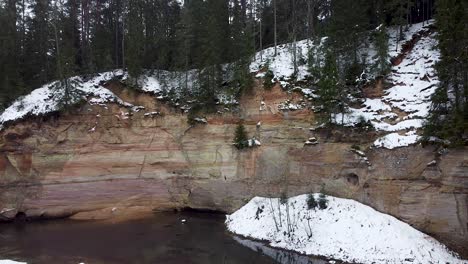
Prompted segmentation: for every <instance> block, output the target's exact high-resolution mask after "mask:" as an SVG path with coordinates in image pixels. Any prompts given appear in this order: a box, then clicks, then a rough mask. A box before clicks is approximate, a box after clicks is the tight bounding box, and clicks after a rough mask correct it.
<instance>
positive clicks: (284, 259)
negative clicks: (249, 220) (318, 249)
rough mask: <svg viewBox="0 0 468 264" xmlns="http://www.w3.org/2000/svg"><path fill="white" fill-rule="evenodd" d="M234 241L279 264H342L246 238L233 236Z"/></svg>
mask: <svg viewBox="0 0 468 264" xmlns="http://www.w3.org/2000/svg"><path fill="white" fill-rule="evenodd" d="M234 240H235V241H237V242H238V243H239V244H241V245H243V246H245V247H247V248H250V249H251V250H253V251H255V252H259V253H261V254H264V255H266V256H269V257H270V258H272V259H274V260H275V261H276V262H277V263H281V264H330V263H342V262H338V261H333V260H330V261H328V260H323V259H317V258H314V257H308V256H304V255H301V254H298V253H295V252H293V251H286V250H281V249H276V248H271V247H268V246H266V245H265V244H263V243H261V242H258V241H253V240H249V239H246V238H241V237H239V236H234Z"/></svg>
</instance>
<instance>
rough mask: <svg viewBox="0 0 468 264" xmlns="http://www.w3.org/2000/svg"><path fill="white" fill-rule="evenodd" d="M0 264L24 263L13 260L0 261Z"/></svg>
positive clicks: (24, 263) (23, 263)
mask: <svg viewBox="0 0 468 264" xmlns="http://www.w3.org/2000/svg"><path fill="white" fill-rule="evenodd" d="M0 264H26V262H18V261H13V260H7V259H5V260H0Z"/></svg>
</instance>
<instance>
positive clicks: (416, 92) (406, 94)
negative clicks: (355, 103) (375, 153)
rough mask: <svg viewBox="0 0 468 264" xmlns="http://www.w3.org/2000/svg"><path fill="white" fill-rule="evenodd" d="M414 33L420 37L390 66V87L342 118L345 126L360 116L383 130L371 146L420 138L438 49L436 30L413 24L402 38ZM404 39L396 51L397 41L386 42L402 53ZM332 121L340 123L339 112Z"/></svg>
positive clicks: (405, 143)
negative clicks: (405, 53) (410, 48)
mask: <svg viewBox="0 0 468 264" xmlns="http://www.w3.org/2000/svg"><path fill="white" fill-rule="evenodd" d="M430 23H433V21H431V22H430ZM430 23H425V24H426V25H429V24H430ZM389 34H390V36H393V35H395V34H396V30H395V29H393V30H390V32H389ZM414 34H420V35H421V36H422V37H421V38H420V39H419V40H418V41H417V42H416V44H415V46H414V47H413V49H412V50H410V51H409V52H408V54H407V55H406V56H404V57H403V60H402V62H401V63H400V64H399V65H396V66H392V68H391V73H390V74H389V75H388V76H387V82H388V83H390V84H391V87H390V88H388V89H387V90H385V91H384V95H383V96H382V97H380V98H374V99H369V98H367V99H365V102H364V104H363V106H362V107H361V108H350V109H349V112H348V113H346V114H345V116H344V118H343V119H344V125H348V126H352V125H354V124H356V123H357V122H358V120H359V118H360V117H363V118H364V119H365V120H370V121H371V122H372V124H373V125H374V127H375V128H376V130H377V131H380V132H383V133H384V134H385V135H383V136H382V137H381V138H379V139H377V140H376V141H375V142H374V147H384V148H388V149H393V148H397V147H404V146H408V145H412V144H415V143H416V142H417V141H418V140H419V139H420V137H419V136H418V135H417V132H418V129H420V128H422V127H423V125H424V122H425V119H426V118H427V117H428V115H429V109H430V106H431V100H430V99H431V96H432V95H433V94H434V92H435V91H436V88H437V85H438V83H439V80H438V78H437V75H436V71H435V64H436V63H437V61H438V60H439V56H440V53H439V51H438V50H437V40H436V38H435V35H436V33H434V32H430V29H429V28H428V27H427V26H426V27H423V26H422V23H419V24H415V25H413V26H412V27H410V28H409V29H408V31H405V34H404V39H405V40H406V41H408V40H410V39H411V38H412V37H413V35H414ZM404 42H405V41H400V45H399V46H398V52H397V51H396V49H395V46H396V42H395V41H394V40H391V41H390V42H389V44H390V47H389V50H390V54H391V55H392V56H393V57H395V56H397V55H398V54H399V53H400V52H401V44H402V43H404ZM335 120H336V121H335V122H336V123H341V120H342V115H341V114H339V115H337V116H336V117H335Z"/></svg>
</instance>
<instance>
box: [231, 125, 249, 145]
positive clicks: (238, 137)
mask: <svg viewBox="0 0 468 264" xmlns="http://www.w3.org/2000/svg"><path fill="white" fill-rule="evenodd" d="M234 145H235V146H236V148H238V149H243V148H246V147H248V137H247V132H246V131H245V127H244V125H243V124H242V122H241V123H239V124H238V125H237V127H236V131H235V132H234Z"/></svg>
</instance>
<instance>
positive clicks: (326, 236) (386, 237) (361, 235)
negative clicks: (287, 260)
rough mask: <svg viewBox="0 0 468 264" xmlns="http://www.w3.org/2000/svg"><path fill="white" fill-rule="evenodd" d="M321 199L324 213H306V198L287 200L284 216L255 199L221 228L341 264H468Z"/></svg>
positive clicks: (425, 240) (337, 201) (378, 217)
mask: <svg viewBox="0 0 468 264" xmlns="http://www.w3.org/2000/svg"><path fill="white" fill-rule="evenodd" d="M315 197H316V198H318V194H315ZM327 199H328V207H327V208H326V209H323V210H320V209H312V210H308V207H307V195H300V196H296V197H292V198H289V199H288V201H287V203H288V205H289V215H288V213H287V206H286V203H285V204H281V203H280V202H279V199H277V198H261V197H256V198H253V199H252V200H251V201H250V202H249V203H247V204H246V205H245V206H244V207H242V208H241V209H239V210H238V211H236V212H234V213H233V214H231V215H228V216H227V217H226V225H227V228H228V230H229V231H231V232H232V233H235V234H238V235H241V236H245V237H250V238H254V239H258V240H264V241H267V242H268V243H269V244H270V245H271V246H273V247H278V248H283V249H288V250H294V251H297V252H299V253H302V254H307V255H315V256H324V257H326V258H331V259H336V260H343V261H346V262H356V263H386V264H390V263H391V264H400V263H433V264H436V263H440V264H442V263H443V264H445V263H451V264H462V263H468V261H465V260H461V259H459V258H458V257H457V256H456V255H455V254H454V253H452V252H451V251H449V250H448V249H447V248H446V247H445V246H444V245H443V244H441V243H439V242H438V241H437V240H435V239H434V238H432V237H430V236H428V235H426V234H424V233H422V232H420V231H418V230H416V229H414V228H412V227H411V226H409V225H408V224H406V223H404V222H401V221H399V220H398V219H396V218H394V217H392V216H390V215H387V214H382V213H380V212H377V211H375V210H374V209H372V208H371V207H369V206H366V205H363V204H361V203H358V202H356V201H353V200H349V199H341V198H336V197H332V196H327ZM278 208H280V209H278ZM279 212H281V216H280V213H279ZM288 218H289V219H290V221H289V223H290V225H289V226H290V230H292V231H291V232H289V235H288V224H287V223H288V221H287V219H288ZM280 219H281V220H280ZM275 221H276V222H277V223H278V225H276V224H275ZM277 226H278V230H277ZM310 234H311V236H309V235H310Z"/></svg>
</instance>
